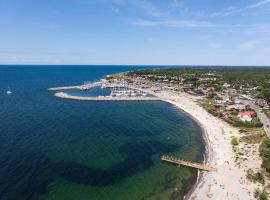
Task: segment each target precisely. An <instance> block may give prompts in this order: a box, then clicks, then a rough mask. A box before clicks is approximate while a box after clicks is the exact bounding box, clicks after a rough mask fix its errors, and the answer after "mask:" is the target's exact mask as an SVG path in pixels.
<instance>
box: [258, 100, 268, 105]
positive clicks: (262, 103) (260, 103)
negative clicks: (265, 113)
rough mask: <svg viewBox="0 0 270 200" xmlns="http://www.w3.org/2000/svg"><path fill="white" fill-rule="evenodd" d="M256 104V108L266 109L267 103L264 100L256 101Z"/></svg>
mask: <svg viewBox="0 0 270 200" xmlns="http://www.w3.org/2000/svg"><path fill="white" fill-rule="evenodd" d="M256 104H257V105H258V106H260V107H267V106H268V103H267V101H266V100H264V99H258V100H257V101H256Z"/></svg>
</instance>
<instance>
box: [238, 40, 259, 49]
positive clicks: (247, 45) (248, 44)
mask: <svg viewBox="0 0 270 200" xmlns="http://www.w3.org/2000/svg"><path fill="white" fill-rule="evenodd" d="M259 43H260V42H259V41H247V42H243V43H241V44H239V48H240V49H253V48H255V47H256V46H257V45H258V44H259Z"/></svg>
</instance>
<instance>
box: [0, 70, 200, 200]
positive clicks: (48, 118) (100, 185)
mask: <svg viewBox="0 0 270 200" xmlns="http://www.w3.org/2000/svg"><path fill="white" fill-rule="evenodd" d="M127 69H128V68H126V67H117V66H113V67H100V66H91V67H81V66H69V67H63V66H62V67H59V66H58V67H47V66H43V67H34V66H24V67H0V83H1V89H0V90H1V91H0V92H1V93H0V107H1V109H0V121H1V126H0V160H1V162H0V165H1V166H0V199H1V200H2V199H3V200H11V199H16V200H17V199H20V200H24V199H25V200H26V199H57V200H59V199H64V200H68V199H70V200H84V199H91V200H106V199H117V200H121V199H123V200H124V199H125V200H126V199H130V200H133V199H134V200H135V199H136V200H140V199H182V197H183V194H184V193H185V192H186V191H188V190H189V189H190V187H191V185H192V184H194V181H195V179H196V175H197V171H196V170H193V169H188V168H185V167H177V166H174V165H169V164H166V163H163V162H161V161H160V156H161V155H163V154H171V155H175V156H177V157H180V158H183V159H188V160H195V161H201V160H202V159H203V152H204V147H203V142H202V141H203V140H202V136H201V130H200V128H199V127H198V125H197V124H196V123H194V121H193V120H192V119H190V118H189V117H188V116H186V115H185V114H184V113H183V112H181V111H180V110H178V109H177V108H176V107H174V106H172V105H170V104H168V103H165V102H79V101H72V100H63V99H58V98H55V97H54V96H53V93H51V92H49V91H47V90H46V89H47V88H48V87H52V86H58V85H59V86H61V85H72V84H80V83H81V82H82V81H86V80H97V79H99V78H101V77H102V76H104V75H106V74H111V73H115V72H119V71H126V70H127ZM8 85H9V86H10V87H11V89H12V91H13V94H12V95H10V96H7V95H6V94H5V90H6V88H7V86H8Z"/></svg>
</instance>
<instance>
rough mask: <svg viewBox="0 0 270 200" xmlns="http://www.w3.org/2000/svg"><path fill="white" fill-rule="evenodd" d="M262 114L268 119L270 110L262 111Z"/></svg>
mask: <svg viewBox="0 0 270 200" xmlns="http://www.w3.org/2000/svg"><path fill="white" fill-rule="evenodd" d="M264 113H265V114H266V116H267V117H268V118H270V110H264Z"/></svg>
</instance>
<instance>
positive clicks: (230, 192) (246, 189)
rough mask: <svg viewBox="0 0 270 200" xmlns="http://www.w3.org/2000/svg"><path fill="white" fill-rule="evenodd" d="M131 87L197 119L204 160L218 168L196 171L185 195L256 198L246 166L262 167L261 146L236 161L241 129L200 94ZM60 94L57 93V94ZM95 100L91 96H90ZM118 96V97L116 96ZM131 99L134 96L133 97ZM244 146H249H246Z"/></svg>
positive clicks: (230, 199) (232, 199)
mask: <svg viewBox="0 0 270 200" xmlns="http://www.w3.org/2000/svg"><path fill="white" fill-rule="evenodd" d="M130 88H131V89H137V90H141V91H143V92H146V93H148V94H151V95H154V96H155V97H157V99H158V100H160V101H164V102H167V103H169V104H171V105H173V106H176V107H177V108H178V109H180V110H181V111H183V112H184V113H185V114H186V115H188V116H189V117H191V118H192V119H193V120H194V122H195V123H197V124H198V125H199V126H200V128H201V130H202V136H203V140H204V143H205V144H204V145H205V152H204V153H203V155H204V157H205V158H204V163H207V164H208V165H210V166H211V167H213V168H215V169H216V171H211V172H202V171H200V172H199V173H198V175H197V180H196V183H195V184H194V185H193V186H192V187H191V188H190V189H189V191H188V192H187V193H186V194H185V196H184V199H188V200H197V199H198V200H201V199H213V200H216V199H222V200H241V199H243V200H246V199H250V200H253V199H255V197H254V195H253V192H254V190H255V189H256V188H258V185H257V184H256V183H253V182H250V181H249V180H248V179H247V177H246V174H247V170H248V169H250V168H252V169H255V170H257V171H259V170H260V169H261V158H260V156H259V151H258V149H259V147H258V146H256V145H253V146H248V149H247V150H248V151H250V152H252V153H250V155H247V158H246V160H245V161H243V162H242V163H241V166H240V165H239V164H237V163H236V161H235V157H236V155H235V152H234V151H233V148H232V145H231V139H232V137H240V136H241V135H240V133H239V129H237V128H235V127H232V126H231V125H229V124H227V123H226V122H224V121H223V120H222V119H220V118H217V117H214V116H213V115H211V114H210V113H208V112H207V111H206V110H205V109H204V108H202V107H201V106H200V105H199V104H198V100H200V99H201V97H197V96H193V95H190V94H186V93H183V92H174V91H170V90H161V91H159V92H154V89H153V88H148V89H143V88H140V87H132V86H130ZM57 94H58V95H57ZM55 96H58V97H61V98H67V99H77V100H84V98H81V97H80V98H74V97H73V96H71V97H70V96H69V95H67V94H66V93H60V95H59V93H56V94H55ZM91 100H92V99H91ZM116 100H117V99H116ZM130 100H132V99H130ZM242 148H246V146H243V147H242Z"/></svg>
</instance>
